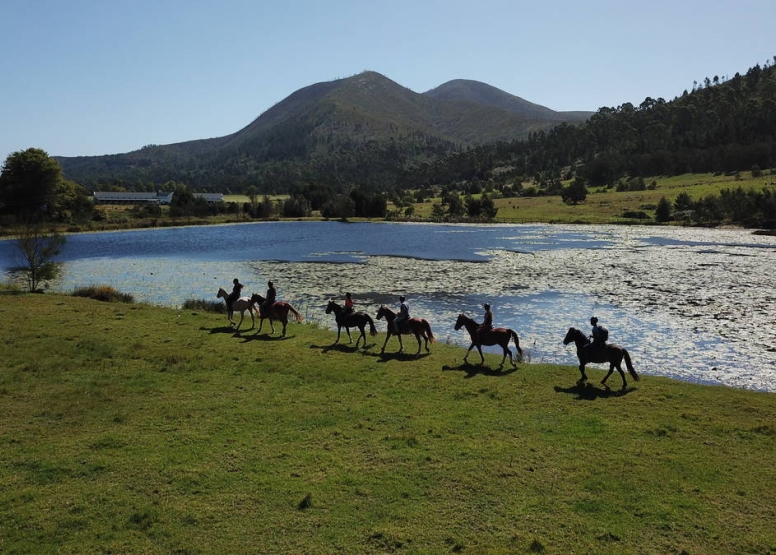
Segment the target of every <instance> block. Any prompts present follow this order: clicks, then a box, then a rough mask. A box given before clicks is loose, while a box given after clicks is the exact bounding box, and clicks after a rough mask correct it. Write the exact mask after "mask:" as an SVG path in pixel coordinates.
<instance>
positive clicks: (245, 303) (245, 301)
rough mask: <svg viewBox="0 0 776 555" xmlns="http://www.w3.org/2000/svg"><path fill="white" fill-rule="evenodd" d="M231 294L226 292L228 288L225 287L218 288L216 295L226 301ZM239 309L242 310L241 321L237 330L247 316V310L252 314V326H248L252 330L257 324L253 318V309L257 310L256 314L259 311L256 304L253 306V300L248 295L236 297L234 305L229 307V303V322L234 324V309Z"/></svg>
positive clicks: (227, 315)
mask: <svg viewBox="0 0 776 555" xmlns="http://www.w3.org/2000/svg"><path fill="white" fill-rule="evenodd" d="M228 296H229V293H227V292H226V289H224V288H223V287H219V288H218V294H217V295H216V298H218V299H224V302H226V298H227V297H228ZM235 310H238V311H239V312H240V323H239V324H237V328H236V329H235V331H238V330H239V329H240V326H241V325H242V323H243V318H245V311H246V310H247V311H248V312H249V313H250V315H251V327H250V328H248V329H250V330H252V329H253V328H254V327H255V326H256V320H255V319H254V318H253V311H254V310H256V314H258V313H259V311H258V310H257V309H256V307H255V306H253V302H251V300H250V299H249V298H248V297H240V298H239V299H235V301H234V302H233V303H232V306H231V307H229V305H227V314H226V317H227V318H229V324H230V325H232V326H233V325H234V319H233V317H234V311H235Z"/></svg>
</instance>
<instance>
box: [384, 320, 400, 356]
mask: <svg viewBox="0 0 776 555" xmlns="http://www.w3.org/2000/svg"><path fill="white" fill-rule="evenodd" d="M388 326H389V329H388V330H387V331H386V332H385V343H383V348H382V349H380V354H383V353H385V346H386V345H388V340H389V339H390V338H391V330H390V326H391V324H388ZM399 340H400V341H401V339H399Z"/></svg>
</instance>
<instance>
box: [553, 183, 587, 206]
mask: <svg viewBox="0 0 776 555" xmlns="http://www.w3.org/2000/svg"><path fill="white" fill-rule="evenodd" d="M560 196H561V198H562V199H563V202H565V203H566V204H578V203H580V202H582V201H583V200H585V199H586V198H587V186H586V185H585V180H584V179H582V178H581V177H576V178H574V181H572V182H571V183H570V184H569V186H568V187H564V188H563V191H561V193H560Z"/></svg>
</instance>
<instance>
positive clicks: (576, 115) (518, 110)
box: [423, 79, 594, 122]
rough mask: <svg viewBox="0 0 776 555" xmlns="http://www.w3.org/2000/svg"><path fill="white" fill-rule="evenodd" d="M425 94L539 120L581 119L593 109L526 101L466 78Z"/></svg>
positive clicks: (584, 118) (455, 80)
mask: <svg viewBox="0 0 776 555" xmlns="http://www.w3.org/2000/svg"><path fill="white" fill-rule="evenodd" d="M423 94H424V95H425V96H428V97H429V98H435V99H437V100H444V101H448V102H468V103H470V104H479V105H482V106H490V107H493V108H499V109H501V110H505V111H507V112H512V113H515V114H520V115H522V116H525V117H527V118H532V119H536V120H539V121H557V122H561V121H566V122H574V121H584V120H586V119H587V118H589V117H590V116H592V115H593V113H594V112H556V111H554V110H551V109H549V108H546V107H544V106H540V105H538V104H534V103H533V102H528V101H527V100H524V99H522V98H520V97H519V96H515V95H512V94H509V93H506V92H504V91H502V90H501V89H497V88H496V87H493V86H491V85H488V84H486V83H481V82H479V81H471V80H468V79H454V80H453V81H448V82H447V83H444V84H443V85H439V86H438V87H437V88H435V89H431V90H430V91H427V92H425V93H423Z"/></svg>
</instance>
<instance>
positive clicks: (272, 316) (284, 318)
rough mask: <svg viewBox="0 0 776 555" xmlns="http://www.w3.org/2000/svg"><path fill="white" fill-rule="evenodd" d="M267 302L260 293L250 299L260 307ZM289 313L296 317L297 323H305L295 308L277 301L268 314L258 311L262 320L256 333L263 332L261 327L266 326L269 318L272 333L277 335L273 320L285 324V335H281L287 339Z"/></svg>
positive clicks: (270, 307) (268, 310)
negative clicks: (265, 321) (265, 320)
mask: <svg viewBox="0 0 776 555" xmlns="http://www.w3.org/2000/svg"><path fill="white" fill-rule="evenodd" d="M266 300H267V299H265V298H264V297H262V296H261V295H259V294H258V293H254V294H253V295H251V298H250V301H251V303H255V304H258V305H259V306H261V305H262V304H263V303H264V301H266ZM289 312H290V313H291V314H292V315H293V316H294V319H295V321H296V322H304V318H303V317H302V315H301V314H299V313H298V312H297V311H296V309H295V308H294V307H293V306H291V305H290V304H289V303H287V302H285V301H276V302H274V303H272V304H271V305H270V306H269V308H268V309H267V313H266V314H263V313H262V312H261V309H258V314H259V318H260V320H259V329H258V330H257V331H256V333H259V332H260V331H261V327H262V325H264V318H269V325H270V327H271V328H272V333H275V326H274V324H273V320H278V321H280V322H281V323H282V324H283V333H282V334H281V337H285V336H286V326H287V325H288V313H289Z"/></svg>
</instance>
